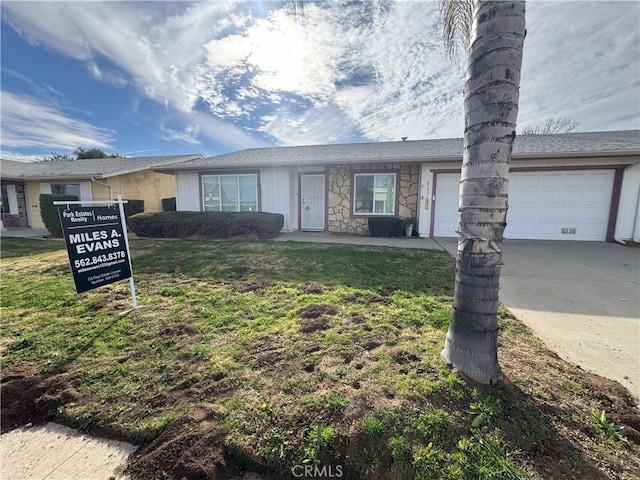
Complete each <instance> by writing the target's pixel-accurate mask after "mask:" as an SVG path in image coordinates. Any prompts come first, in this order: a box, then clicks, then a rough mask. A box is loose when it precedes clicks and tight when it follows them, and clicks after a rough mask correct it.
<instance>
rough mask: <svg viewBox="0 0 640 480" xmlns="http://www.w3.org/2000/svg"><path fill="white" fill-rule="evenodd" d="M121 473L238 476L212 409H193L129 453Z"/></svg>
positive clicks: (143, 476) (162, 476)
mask: <svg viewBox="0 0 640 480" xmlns="http://www.w3.org/2000/svg"><path fill="white" fill-rule="evenodd" d="M124 473H125V474H126V475H129V476H130V477H131V478H132V479H133V480H136V479H144V480H147V479H165V478H175V479H180V478H188V479H194V480H195V479H214V478H231V477H234V476H237V475H239V474H240V471H239V470H238V468H237V467H236V465H235V463H234V462H233V460H232V459H231V457H230V456H229V455H228V453H227V452H226V450H225V448H224V434H223V432H222V430H221V428H220V425H219V424H218V421H217V420H216V415H215V410H214V409H213V408H210V407H208V406H207V405H199V406H197V407H194V408H193V409H192V410H191V411H190V412H189V413H188V414H186V415H185V416H184V417H182V418H180V419H179V420H176V421H175V422H173V423H171V424H170V425H168V426H167V427H166V428H165V429H164V430H163V432H162V433H161V434H160V436H158V437H157V438H156V439H155V440H154V441H153V442H151V443H150V444H148V445H145V446H144V447H142V448H141V449H139V450H138V451H137V452H136V453H134V454H133V456H132V458H131V459H130V462H129V465H128V466H127V467H126V469H125V471H124Z"/></svg>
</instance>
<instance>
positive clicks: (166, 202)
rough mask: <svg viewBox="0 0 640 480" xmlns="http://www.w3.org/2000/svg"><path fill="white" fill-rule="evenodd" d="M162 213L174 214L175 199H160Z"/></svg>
mask: <svg viewBox="0 0 640 480" xmlns="http://www.w3.org/2000/svg"><path fill="white" fill-rule="evenodd" d="M162 211H163V212H175V211H176V197H169V198H163V199H162Z"/></svg>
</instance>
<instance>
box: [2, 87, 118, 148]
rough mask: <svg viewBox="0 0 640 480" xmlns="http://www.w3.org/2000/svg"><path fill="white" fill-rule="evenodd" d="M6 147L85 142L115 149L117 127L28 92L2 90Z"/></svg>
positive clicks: (55, 145) (44, 146)
mask: <svg viewBox="0 0 640 480" xmlns="http://www.w3.org/2000/svg"><path fill="white" fill-rule="evenodd" d="M1 99H2V125H1V129H2V146H3V148H16V149H19V148H33V149H43V150H45V151H48V152H50V151H51V150H59V149H62V150H73V149H74V148H77V147H78V146H82V145H93V146H95V147H96V148H103V149H104V148H111V146H112V145H113V141H114V139H115V132H114V131H113V130H109V129H105V128H100V127H96V126H94V125H91V124H90V123H87V122H84V121H82V120H78V119H76V118H72V117H71V116H69V115H67V114H65V112H63V111H60V110H58V109H57V108H53V107H52V106H51V105H49V104H44V103H42V102H41V101H40V100H38V99H36V98H34V97H30V96H27V95H17V94H14V93H11V92H7V91H4V90H3V91H2V97H1Z"/></svg>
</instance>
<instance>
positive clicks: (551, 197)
mask: <svg viewBox="0 0 640 480" xmlns="http://www.w3.org/2000/svg"><path fill="white" fill-rule="evenodd" d="M561 197H562V190H545V191H544V192H540V198H541V201H540V203H541V204H551V205H557V204H558V203H560V198H561Z"/></svg>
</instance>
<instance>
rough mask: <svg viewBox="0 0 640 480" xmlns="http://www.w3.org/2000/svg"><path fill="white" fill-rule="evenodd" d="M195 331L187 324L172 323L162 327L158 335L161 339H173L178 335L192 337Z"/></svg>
mask: <svg viewBox="0 0 640 480" xmlns="http://www.w3.org/2000/svg"><path fill="white" fill-rule="evenodd" d="M196 333H197V330H196V329H195V328H193V326H191V325H189V324H188V323H180V322H173V323H169V324H166V325H163V326H162V327H161V328H160V331H159V332H158V334H159V335H160V336H161V337H175V336H180V335H194V334H196Z"/></svg>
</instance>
